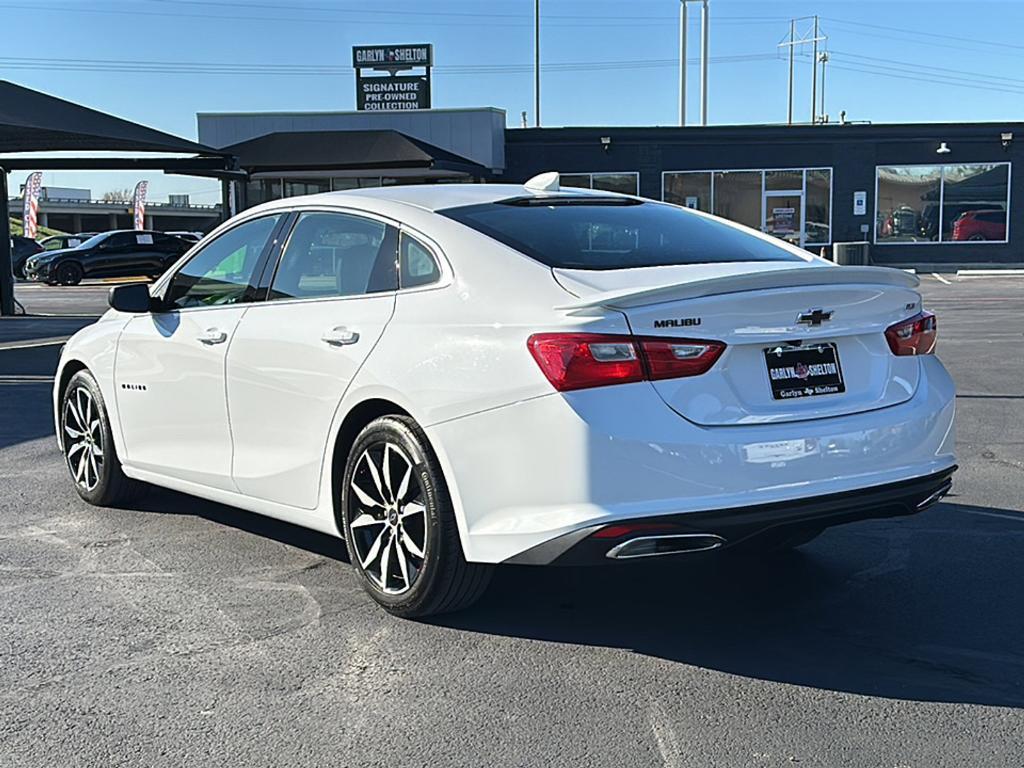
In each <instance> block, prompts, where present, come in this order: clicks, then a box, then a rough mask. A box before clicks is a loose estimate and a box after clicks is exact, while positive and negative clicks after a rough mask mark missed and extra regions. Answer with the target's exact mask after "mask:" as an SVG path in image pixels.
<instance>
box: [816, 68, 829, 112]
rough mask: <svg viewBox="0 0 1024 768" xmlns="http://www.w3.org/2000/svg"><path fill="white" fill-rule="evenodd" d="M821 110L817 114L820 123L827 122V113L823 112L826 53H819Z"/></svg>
mask: <svg viewBox="0 0 1024 768" xmlns="http://www.w3.org/2000/svg"><path fill="white" fill-rule="evenodd" d="M820 58H821V109H819V110H818V114H819V116H820V117H821V122H823V123H824V122H827V121H828V113H827V112H825V65H826V64H828V61H829V58H828V51H822V52H821V57H820Z"/></svg>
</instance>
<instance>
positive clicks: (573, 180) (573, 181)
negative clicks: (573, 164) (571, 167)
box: [558, 171, 640, 195]
mask: <svg viewBox="0 0 1024 768" xmlns="http://www.w3.org/2000/svg"><path fill="white" fill-rule="evenodd" d="M558 183H559V185H560V186H563V187H581V188H583V189H599V190H601V191H602V192H619V193H621V194H623V195H639V194H640V174H639V172H637V171H621V172H615V173H563V174H561V176H559V180H558Z"/></svg>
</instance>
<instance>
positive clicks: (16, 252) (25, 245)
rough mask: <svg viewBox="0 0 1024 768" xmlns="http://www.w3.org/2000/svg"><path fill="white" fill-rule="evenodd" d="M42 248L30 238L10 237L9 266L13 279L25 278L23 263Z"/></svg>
mask: <svg viewBox="0 0 1024 768" xmlns="http://www.w3.org/2000/svg"><path fill="white" fill-rule="evenodd" d="M41 250H43V247H42V246H41V245H40V244H39V243H37V242H36V241H35V240H33V239H32V238H31V237H22V236H21V235H12V236H11V266H12V267H13V269H14V276H15V277H24V276H25V262H26V261H27V260H28V257H29V256H32V255H33V254H36V253H39V252H40V251H41Z"/></svg>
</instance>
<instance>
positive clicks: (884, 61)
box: [830, 50, 1024, 85]
mask: <svg viewBox="0 0 1024 768" xmlns="http://www.w3.org/2000/svg"><path fill="white" fill-rule="evenodd" d="M830 53H832V54H838V55H839V56H840V57H841V58H847V57H848V58H853V59H861V60H865V61H871V62H876V61H877V62H881V64H878V65H875V66H882V65H885V66H887V67H892V66H893V65H897V66H902V67H911V68H913V69H918V70H922V71H924V72H925V73H940V74H941V73H946V72H948V73H951V74H949V75H945V77H950V78H953V79H956V80H966V81H968V82H972V83H976V82H977V79H976V78H979V77H980V78H985V79H987V80H1003V81H1006V82H1008V83H1020V84H1021V85H1024V79H1021V78H1018V77H1006V76H1005V75H993V74H990V73H987V72H968V71H966V70H963V69H953V68H950V67H938V66H935V65H934V64H916V63H914V62H912V61H898V60H896V59H889V58H881V57H878V56H866V55H864V54H859V53H849V52H844V51H836V50H832V51H830Z"/></svg>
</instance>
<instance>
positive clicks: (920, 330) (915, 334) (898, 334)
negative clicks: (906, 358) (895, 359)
mask: <svg viewBox="0 0 1024 768" xmlns="http://www.w3.org/2000/svg"><path fill="white" fill-rule="evenodd" d="M937 333H938V325H937V323H936V320H935V315H934V314H932V313H931V312H920V313H918V314H916V315H914V316H913V317H911V318H908V319H906V320H903V321H901V322H898V323H896V324H895V325H890V326H889V327H888V328H886V329H885V338H886V341H888V342H889V349H891V350H892V353H893V354H894V355H930V354H932V352H934V351H935V341H936V336H937Z"/></svg>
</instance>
